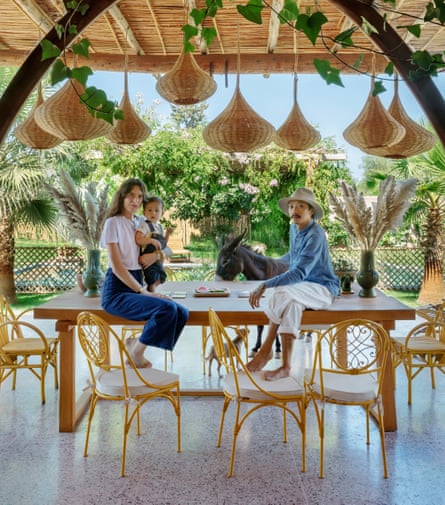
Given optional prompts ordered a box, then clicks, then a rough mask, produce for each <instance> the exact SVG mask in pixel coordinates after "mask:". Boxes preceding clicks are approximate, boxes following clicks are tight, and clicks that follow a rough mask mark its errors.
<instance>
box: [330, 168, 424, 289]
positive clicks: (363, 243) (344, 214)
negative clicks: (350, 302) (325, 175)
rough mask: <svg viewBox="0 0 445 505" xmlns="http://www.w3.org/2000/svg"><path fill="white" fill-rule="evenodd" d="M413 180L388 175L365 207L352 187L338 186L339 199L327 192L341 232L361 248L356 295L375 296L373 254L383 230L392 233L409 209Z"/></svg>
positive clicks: (342, 183) (343, 183)
mask: <svg viewBox="0 0 445 505" xmlns="http://www.w3.org/2000/svg"><path fill="white" fill-rule="evenodd" d="M416 185H417V179H407V180H406V181H402V182H396V180H395V178H394V177H393V176H388V177H387V178H386V179H384V180H383V181H382V182H381V183H380V188H379V189H380V192H379V195H378V197H377V202H376V203H375V205H368V204H367V203H366V201H365V197H364V196H363V193H359V192H358V191H357V188H356V187H355V186H354V185H349V184H346V183H345V182H344V181H342V182H341V184H340V189H341V192H342V196H341V197H337V196H335V195H334V194H333V193H329V197H330V203H331V205H332V208H333V210H334V212H335V217H336V218H337V219H338V220H339V221H340V222H341V223H342V224H343V226H344V227H345V230H346V231H347V232H348V233H349V234H350V235H351V237H352V238H353V239H354V240H355V241H356V242H358V244H359V246H360V249H361V257H360V269H359V271H358V273H357V282H358V283H359V284H360V286H361V288H362V289H361V290H360V292H359V296H363V297H375V291H374V287H375V286H376V285H377V283H378V281H379V276H378V273H377V271H376V270H375V261H374V251H375V249H376V247H377V245H378V243H379V242H380V240H381V239H382V237H383V235H384V234H385V233H386V232H387V231H393V232H394V231H396V230H397V228H398V227H399V226H400V225H401V224H402V223H403V216H404V215H405V212H406V211H407V210H408V209H409V207H410V206H411V199H412V197H413V196H414V193H415V191H416Z"/></svg>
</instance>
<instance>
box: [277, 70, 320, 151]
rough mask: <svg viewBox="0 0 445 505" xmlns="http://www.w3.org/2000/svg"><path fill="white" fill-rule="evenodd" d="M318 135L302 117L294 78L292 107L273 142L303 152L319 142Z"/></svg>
mask: <svg viewBox="0 0 445 505" xmlns="http://www.w3.org/2000/svg"><path fill="white" fill-rule="evenodd" d="M320 139H321V135H320V133H319V132H318V131H317V130H316V129H315V128H314V127H313V126H312V125H311V124H310V123H309V122H308V121H307V120H306V118H305V117H304V116H303V114H302V112H301V110H300V106H299V105H298V102H297V77H296V76H295V77H294V105H293V107H292V110H291V111H290V113H289V115H288V116H287V119H286V121H285V122H284V123H283V124H282V125H281V126H280V128H278V130H277V132H276V134H275V137H274V141H275V143H276V144H277V145H279V146H280V147H283V148H284V149H289V150H290V151H304V150H305V149H309V148H311V147H313V146H314V145H315V144H317V143H318V142H320Z"/></svg>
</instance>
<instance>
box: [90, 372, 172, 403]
mask: <svg viewBox="0 0 445 505" xmlns="http://www.w3.org/2000/svg"><path fill="white" fill-rule="evenodd" d="M138 370H139V372H140V374H141V375H142V376H143V377H144V379H145V380H146V381H148V382H150V383H152V384H156V385H158V386H166V385H168V384H171V383H173V382H177V381H179V375H177V374H174V373H169V372H164V371H163V370H157V369H155V368H139V369H138ZM126 373H127V381H128V388H129V392H130V394H131V396H137V395H140V394H144V393H147V392H149V391H155V389H153V388H149V387H148V386H147V385H146V384H144V383H143V382H142V381H141V380H140V379H139V377H138V376H137V375H136V373H135V371H134V370H132V369H131V368H127V369H126ZM96 389H97V391H98V392H100V393H102V394H104V395H110V396H122V397H123V396H124V386H123V379H122V371H121V370H117V369H116V370H111V371H110V372H100V373H99V374H98V375H97V376H96Z"/></svg>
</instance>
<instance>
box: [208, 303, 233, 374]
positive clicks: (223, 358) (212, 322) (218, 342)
mask: <svg viewBox="0 0 445 505" xmlns="http://www.w3.org/2000/svg"><path fill="white" fill-rule="evenodd" d="M209 326H210V335H211V337H212V343H213V347H214V349H215V354H216V356H217V358H218V361H219V362H220V363H221V365H222V366H223V367H224V368H225V369H226V372H227V373H229V371H230V368H231V366H230V362H229V358H228V355H227V353H226V350H227V344H226V346H224V342H225V341H227V340H229V341H230V338H229V337H228V335H227V332H226V330H225V328H224V325H223V324H222V322H221V319H220V318H219V316H218V315H217V313H216V312H215V310H214V309H212V308H211V307H210V308H209Z"/></svg>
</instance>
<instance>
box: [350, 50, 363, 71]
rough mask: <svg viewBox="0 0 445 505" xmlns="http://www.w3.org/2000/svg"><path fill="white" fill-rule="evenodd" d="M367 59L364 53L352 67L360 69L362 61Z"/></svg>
mask: <svg viewBox="0 0 445 505" xmlns="http://www.w3.org/2000/svg"><path fill="white" fill-rule="evenodd" d="M364 57H365V55H364V54H363V53H362V54H361V55H360V56H359V57H358V58H357V59H356V61H355V62H354V64H353V65H352V66H353V67H354V68H359V67H360V65H361V64H362V61H363V58H364Z"/></svg>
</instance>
